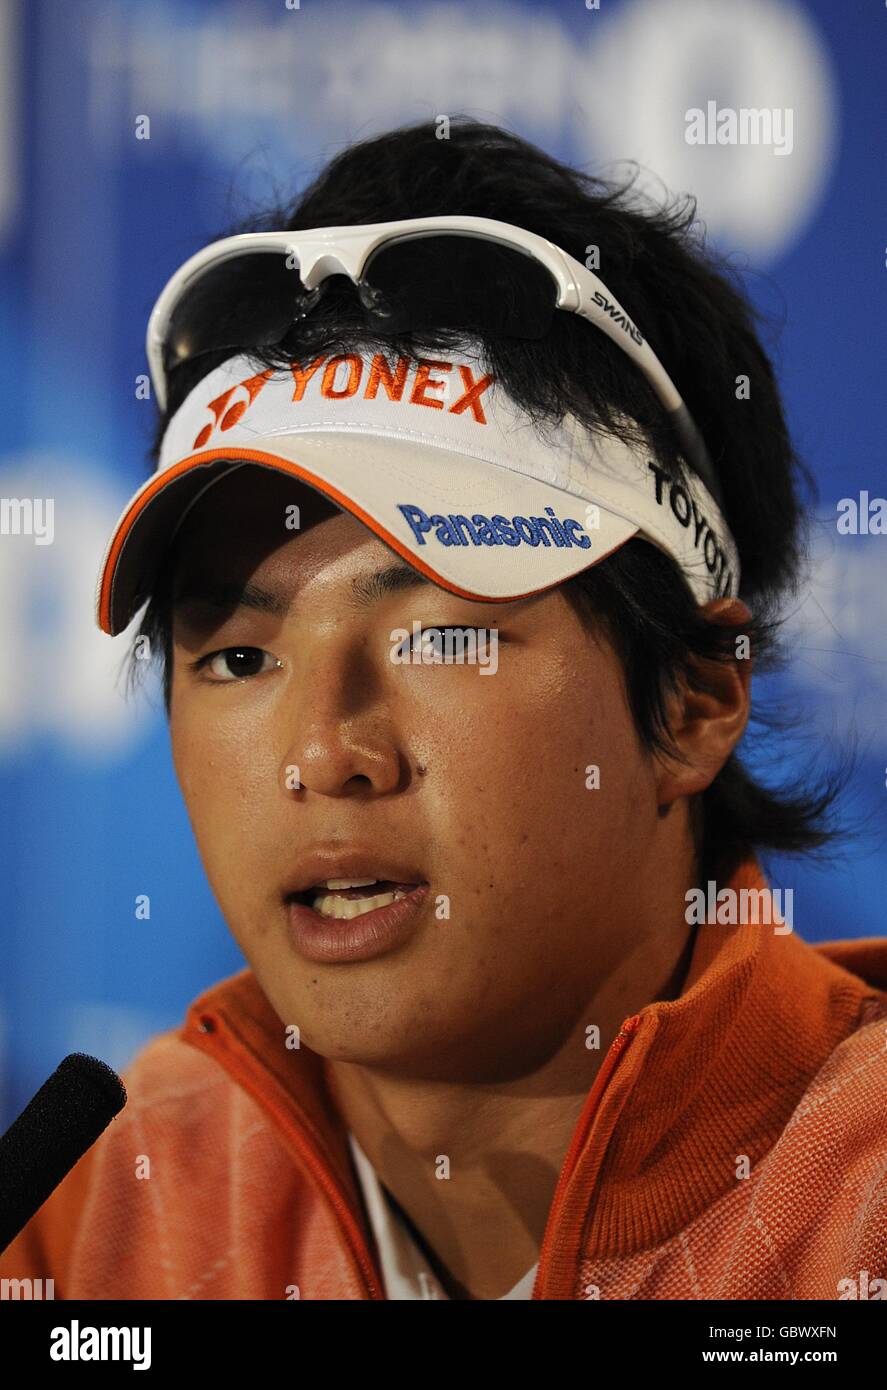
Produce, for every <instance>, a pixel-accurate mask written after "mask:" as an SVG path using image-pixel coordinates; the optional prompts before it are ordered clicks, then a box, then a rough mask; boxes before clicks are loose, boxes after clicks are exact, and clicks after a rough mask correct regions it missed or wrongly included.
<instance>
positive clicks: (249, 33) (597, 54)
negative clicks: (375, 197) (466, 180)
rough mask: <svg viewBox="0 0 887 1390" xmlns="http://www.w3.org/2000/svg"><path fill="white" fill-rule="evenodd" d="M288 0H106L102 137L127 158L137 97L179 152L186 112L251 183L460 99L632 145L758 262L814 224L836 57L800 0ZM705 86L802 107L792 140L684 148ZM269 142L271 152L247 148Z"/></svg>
mask: <svg viewBox="0 0 887 1390" xmlns="http://www.w3.org/2000/svg"><path fill="white" fill-rule="evenodd" d="M281 11H282V12H281V13H280V16H279V17H276V16H274V15H273V14H272V11H271V10H269V9H264V10H262V9H260V10H259V11H258V12H255V13H254V12H253V8H252V7H250V12H249V14H248V15H247V13H246V12H245V9H244V7H242V6H238V5H230V4H229V5H224V4H216V5H213V6H212V7H211V8H210V7H207V9H206V10H205V11H203V12H197V13H196V14H195V15H194V16H193V22H190V23H189V24H188V25H187V26H183V25H182V23H181V19H180V16H179V15H178V12H177V11H176V10H175V9H170V10H166V9H161V8H158V7H157V6H155V5H152V4H145V5H140V6H136V7H133V8H131V9H128V10H127V9H124V8H123V7H119V8H118V7H112V8H111V10H110V12H108V13H107V14H106V15H104V16H103V20H102V23H101V24H96V25H95V26H94V27H93V30H92V33H91V37H90V58H91V65H92V85H93V92H92V94H91V114H92V136H93V139H94V141H95V142H96V144H97V145H98V146H99V147H100V148H102V149H103V150H104V152H105V154H106V156H108V157H110V156H114V157H118V158H119V157H121V156H124V157H126V156H129V155H131V144H132V138H131V124H132V113H133V112H150V113H151V117H152V126H151V138H150V140H148V141H145V149H144V151H143V152H141V157H142V158H152V157H153V158H157V159H162V158H167V157H169V155H170V152H171V145H170V142H171V141H172V140H173V139H175V140H176V141H179V140H180V139H181V137H182V134H183V133H184V134H186V135H187V132H188V129H189V126H190V128H191V131H192V136H193V139H194V141H195V143H196V144H197V145H199V146H200V148H201V149H210V150H212V151H214V153H215V156H216V158H217V159H218V161H219V162H220V163H221V164H222V165H223V166H224V167H225V168H226V169H230V168H231V167H233V165H234V164H236V165H237V167H238V183H239V184H244V183H245V182H247V181H248V180H249V179H250V178H253V177H259V176H262V177H264V176H265V174H266V173H267V169H268V167H271V168H273V167H274V166H275V165H277V166H282V167H287V166H289V165H290V164H291V161H292V159H293V157H294V156H296V157H300V158H305V157H306V156H307V157H310V158H311V159H312V161H314V160H315V159H316V156H317V151H318V150H324V151H328V152H329V153H330V154H331V153H333V149H331V148H330V145H331V144H332V145H333V146H334V148H339V146H340V145H341V144H343V143H344V142H345V141H346V139H347V138H349V137H350V138H364V137H365V136H368V135H370V134H372V133H373V132H380V131H383V130H385V129H388V128H389V127H391V126H395V125H400V124H401V123H404V122H411V121H417V120H421V119H428V118H433V117H434V116H435V115H437V114H438V113H444V114H450V115H452V114H454V113H456V112H465V113H467V114H469V115H473V116H475V117H478V118H479V119H482V120H489V121H492V122H494V123H501V124H505V125H507V126H510V127H511V128H513V129H515V130H517V131H519V132H520V133H521V134H523V135H524V136H526V137H528V138H529V139H531V140H533V141H535V142H536V143H539V144H541V145H543V147H545V148H549V149H550V148H556V149H557V150H558V152H560V153H562V154H563V155H564V157H566V158H567V159H572V160H575V161H577V162H579V163H582V164H583V165H586V166H587V167H588V168H590V169H599V168H601V166H602V165H608V166H609V169H613V161H621V160H623V159H626V160H634V159H636V160H638V161H639V162H640V163H641V164H642V165H643V166H644V168H645V171H647V172H645V174H644V178H643V180H642V181H641V187H644V188H646V189H647V190H648V191H650V192H651V193H652V194H654V195H655V196H658V194H659V193H660V187H659V183H658V180H659V179H661V180H662V181H663V182H664V183H665V184H666V185H667V187H668V188H669V189H670V190H671V191H673V192H679V193H680V192H690V193H693V194H694V195H696V196H698V198H699V215H700V217H702V218H703V219H704V221H705V223H706V225H707V227H708V229H709V231H710V232H711V233H712V234H713V236H714V237H715V238H717V239H719V240H721V241H725V242H728V243H730V244H731V245H733V246H736V247H740V248H742V249H743V250H744V251H747V252H748V253H749V254H750V255H752V256H754V257H756V258H761V257H770V258H772V257H775V256H776V255H778V254H779V253H780V252H781V251H782V250H783V249H784V248H785V247H786V246H787V245H788V244H789V243H791V241H792V240H793V239H795V238H796V237H797V236H798V235H799V234H800V232H801V231H802V230H803V228H804V226H805V224H806V222H807V219H808V218H809V216H810V215H811V212H812V211H813V209H814V207H815V205H816V202H817V199H818V198H819V197H820V195H821V193H822V191H823V188H824V185H825V182H826V179H827V177H828V174H829V171H830V169H831V166H832V156H833V151H834V148H835V140H836V132H835V123H836V118H837V117H836V101H835V96H834V83H833V79H832V75H831V71H830V64H829V59H828V55H827V53H826V51H825V48H824V46H823V43H822V41H821V39H820V37H819V34H818V32H817V30H816V28H815V25H814V22H813V20H812V18H811V16H809V15H807V14H805V12H804V10H803V9H801V8H800V7H799V6H798V5H797V4H796V3H793V2H792V0H742V3H741V4H737V3H736V0H656V3H655V4H651V3H650V0H626V2H625V3H615V2H614V3H609V0H602V4H601V7H600V9H598V10H590V9H586V8H585V7H584V6H583V5H582V4H581V3H580V0H577V3H576V4H575V6H572V7H567V6H565V7H564V8H563V9H562V10H560V11H555V10H551V11H549V12H547V13H546V12H545V10H544V7H543V8H542V11H541V12H540V7H539V6H538V5H516V4H509V5H507V6H506V5H503V4H501V3H495V2H494V0H490V2H489V3H487V4H485V5H484V7H483V8H482V10H481V11H480V12H479V13H478V12H477V11H471V10H470V9H463V8H461V7H458V8H457V7H455V6H450V5H446V4H435V5H422V4H415V5H413V4H410V5H408V6H403V7H402V8H398V7H394V6H392V5H389V4H370V3H367V4H361V5H360V6H359V8H358V7H354V6H351V5H346V4H341V5H336V6H334V7H330V6H318V7H314V6H310V5H305V6H303V7H302V8H301V9H299V10H283V7H281ZM710 102H712V103H716V105H717V108H718V109H719V110H728V111H731V110H732V111H736V112H737V113H741V112H767V113H770V119H771V120H772V119H773V116H772V113H773V112H776V113H777V115H778V119H779V120H780V121H785V120H787V119H788V118H787V116H785V115H783V113H787V112H791V120H792V126H793V131H792V144H791V154H790V156H788V154H787V145H786V144H785V142H784V141H783V142H781V143H780V145H779V146H778V148H779V149H780V152H781V153H782V154H783V155H786V157H783V158H776V157H775V156H774V147H773V144H772V143H769V144H768V143H766V142H759V143H757V144H746V143H742V142H739V143H736V144H735V145H731V144H714V145H709V144H707V143H705V144H698V143H697V144H688V143H687V140H686V139H685V135H686V130H687V112H688V110H691V109H694V108H695V109H698V110H701V111H703V112H707V111H708V110H709V109H710V108H709V103H710ZM743 119H746V120H748V119H749V118H748V117H744V118H743ZM753 119H760V118H753ZM257 143H258V144H260V145H261V151H262V153H261V158H250V159H248V160H246V161H244V154H245V153H251V154H253V155H254V154H255V151H256V147H257ZM259 166H261V167H259Z"/></svg>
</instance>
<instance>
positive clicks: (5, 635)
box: [0, 453, 156, 761]
mask: <svg viewBox="0 0 887 1390" xmlns="http://www.w3.org/2000/svg"><path fill="white" fill-rule="evenodd" d="M2 465H3V466H2V467H0V495H2V497H3V498H7V499H9V498H17V499H23V498H30V499H32V500H33V499H38V500H44V501H45V500H46V499H49V498H51V499H52V501H53V507H52V515H53V534H52V542H51V544H39V543H38V538H37V537H36V536H35V535H34V534H28V533H27V531H26V530H25V529H24V528H21V527H19V528H17V529H18V534H16V533H15V532H14V531H12V530H11V529H10V528H9V527H7V528H6V531H5V533H4V534H0V593H2V594H3V602H2V603H0V652H2V654H3V664H2V680H0V753H2V752H3V751H4V749H8V748H9V747H10V745H12V744H18V743H20V742H21V741H22V740H23V739H24V738H25V737H26V736H27V735H28V734H30V733H39V734H50V735H52V734H54V735H56V736H57V737H58V738H60V739H62V740H63V741H64V742H65V743H66V744H67V745H68V746H69V748H71V749H72V750H73V751H77V749H78V748H80V749H82V750H83V751H88V753H89V756H90V758H91V759H92V760H93V761H94V760H95V758H96V757H97V756H99V757H104V756H107V757H108V758H109V759H113V758H116V757H118V756H119V754H120V752H121V750H122V749H123V748H124V747H125V746H127V745H128V744H129V743H130V742H131V741H132V739H133V738H134V736H135V735H136V733H137V732H138V731H139V730H140V729H141V728H142V727H144V726H145V723H146V720H147V717H148V714H149V706H148V703H147V701H146V700H145V699H144V698H138V697H136V696H133V698H132V699H129V700H127V699H124V698H123V697H124V693H125V688H126V683H125V679H124V678H123V676H122V675H121V663H122V662H123V660H124V658H125V655H126V652H127V650H128V647H129V641H130V637H128V636H127V634H125V633H122V634H121V635H120V636H119V637H118V638H111V637H108V636H107V635H106V634H105V633H103V632H100V631H99V629H98V627H97V626H96V625H95V621H94V618H93V601H94V592H95V585H96V579H97V577H98V570H99V565H100V563H101V559H102V556H103V555H104V550H105V546H106V544H107V542H108V537H109V536H110V534H111V531H112V529H113V526H114V523H115V522H116V520H117V518H118V516H119V515H120V510H121V507H122V505H123V501H124V499H123V498H120V497H119V494H118V492H117V489H116V488H112V487H111V486H110V485H109V484H108V483H107V482H105V481H104V480H103V479H102V478H101V477H100V476H99V475H97V474H96V473H95V472H93V471H92V470H91V469H90V468H89V467H88V466H87V465H85V464H84V461H83V459H82V458H65V457H62V456H60V455H58V454H38V453H30V454H25V455H21V456H18V457H16V458H6V459H4V460H3V461H2ZM155 703H156V701H155Z"/></svg>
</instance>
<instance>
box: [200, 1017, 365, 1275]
mask: <svg viewBox="0 0 887 1390" xmlns="http://www.w3.org/2000/svg"><path fill="white" fill-rule="evenodd" d="M206 1025H209V1026H206ZM222 1026H224V1019H221V1020H220V1018H219V1016H217V1015H214V1014H209V1013H203V1014H201V1015H200V1018H199V1021H198V1024H197V1029H198V1031H191V1030H188V1032H187V1033H186V1034H185V1040H186V1041H187V1042H189V1043H190V1044H191V1045H192V1047H196V1048H198V1050H199V1051H201V1052H205V1053H207V1054H208V1055H209V1056H211V1057H214V1058H215V1059H216V1061H219V1062H220V1063H221V1065H222V1066H224V1068H225V1070H226V1071H227V1072H228V1074H229V1075H230V1076H232V1077H233V1078H234V1080H235V1081H237V1082H239V1083H240V1085H241V1086H242V1087H243V1089H244V1090H245V1091H247V1092H248V1094H249V1095H251V1096H252V1097H253V1098H254V1099H255V1100H257V1101H258V1102H259V1104H260V1105H261V1106H262V1107H263V1108H264V1109H265V1110H266V1111H267V1112H268V1113H269V1114H270V1115H271V1116H272V1117H273V1119H274V1120H275V1121H276V1122H277V1126H278V1128H279V1129H280V1130H282V1131H283V1132H284V1134H286V1136H287V1137H288V1138H289V1139H290V1141H291V1142H292V1143H293V1146H294V1147H295V1148H296V1149H297V1151H298V1155H299V1158H300V1160H301V1162H302V1164H303V1166H304V1167H305V1168H306V1169H307V1171H308V1173H309V1175H310V1176H311V1177H312V1178H313V1179H314V1181H315V1183H316V1184H317V1186H318V1188H319V1189H320V1192H321V1195H322V1196H323V1197H325V1198H326V1200H327V1202H328V1203H329V1205H330V1206H331V1207H332V1209H333V1212H334V1213H335V1216H336V1220H337V1222H338V1224H339V1228H340V1230H341V1233H342V1235H343V1237H344V1239H345V1244H346V1245H347V1247H348V1250H349V1253H350V1254H351V1256H352V1258H353V1260H354V1263H355V1264H356V1265H357V1268H358V1270H359V1271H360V1274H361V1277H362V1279H363V1282H364V1285H365V1288H366V1291H367V1293H368V1294H369V1296H370V1298H372V1299H379V1300H382V1301H384V1300H385V1294H384V1293H383V1292H382V1280H381V1276H380V1275H379V1274H378V1273H377V1271H376V1268H375V1264H374V1262H373V1258H372V1256H371V1254H370V1252H369V1250H368V1248H367V1244H366V1241H365V1240H364V1238H363V1233H362V1232H361V1230H360V1227H359V1226H358V1224H357V1222H356V1220H355V1219H354V1214H353V1212H352V1211H351V1208H350V1206H349V1204H348V1203H347V1202H346V1201H344V1200H343V1199H342V1196H341V1192H340V1189H339V1187H338V1185H337V1183H336V1181H335V1179H334V1178H332V1177H331V1176H330V1173H329V1171H328V1169H327V1168H326V1167H325V1166H324V1164H323V1163H322V1162H320V1161H319V1160H318V1157H317V1151H316V1149H315V1148H314V1146H313V1145H312V1144H311V1143H309V1142H306V1141H305V1138H304V1134H303V1131H302V1130H301V1128H300V1127H299V1126H298V1125H293V1124H292V1121H291V1117H290V1115H289V1114H288V1113H287V1111H286V1109H285V1108H284V1107H282V1106H280V1105H279V1104H278V1103H277V1102H276V1100H275V1099H274V1097H273V1096H270V1095H269V1094H268V1093H267V1091H265V1090H263V1089H262V1088H261V1087H257V1086H256V1084H255V1077H254V1075H253V1073H252V1071H251V1070H250V1068H249V1067H247V1066H243V1065H242V1063H241V1062H240V1060H239V1057H238V1054H237V1053H236V1052H234V1051H232V1050H226V1051H220V1050H219V1049H217V1048H216V1047H215V1045H214V1044H213V1043H212V1042H211V1041H204V1038H206V1036H207V1035H212V1034H213V1033H215V1034H216V1035H217V1036H218V1035H220V1033H221V1028H222ZM230 1031H231V1032H232V1033H233V1035H234V1036H235V1037H237V1034H236V1033H235V1032H234V1030H233V1029H232V1030H230ZM275 1084H276V1083H275Z"/></svg>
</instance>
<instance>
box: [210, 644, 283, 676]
mask: <svg viewBox="0 0 887 1390" xmlns="http://www.w3.org/2000/svg"><path fill="white" fill-rule="evenodd" d="M279 665H280V662H279V661H278V659H277V657H276V656H272V655H271V653H270V652H266V651H263V649H262V648H261V647H222V648H220V650H219V651H217V652H207V654H206V656H202V657H200V659H199V660H198V661H196V662H195V663H194V666H195V669H197V670H203V669H205V670H207V671H208V672H209V673H210V675H211V677H212V678H213V680H217V681H225V682H230V681H235V680H244V679H245V678H246V677H248V676H257V675H259V673H260V672H261V671H263V670H264V671H268V670H271V669H272V668H273V667H274V666H279Z"/></svg>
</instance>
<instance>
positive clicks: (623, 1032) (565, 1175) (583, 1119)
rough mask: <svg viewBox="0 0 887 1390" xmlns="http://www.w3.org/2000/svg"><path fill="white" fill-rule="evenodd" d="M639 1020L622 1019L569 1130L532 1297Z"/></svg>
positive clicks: (539, 1283) (631, 1018) (638, 1015)
mask: <svg viewBox="0 0 887 1390" xmlns="http://www.w3.org/2000/svg"><path fill="white" fill-rule="evenodd" d="M640 1022H641V1016H640V1014H632V1016H631V1017H630V1018H627V1019H625V1020H624V1022H623V1024H622V1026H621V1028H620V1029H619V1032H618V1033H617V1034H616V1037H615V1038H614V1039H613V1042H612V1043H611V1045H610V1048H609V1051H608V1052H607V1055H606V1057H605V1058H604V1060H603V1062H602V1063H601V1066H600V1070H599V1071H598V1074H597V1076H596V1077H595V1078H594V1081H593V1083H592V1086H591V1090H590V1091H589V1093H588V1096H587V1098H586V1101H585V1105H584V1106H583V1108H582V1113H581V1115H580V1116H579V1119H578V1121H577V1124H576V1128H575V1130H574V1131H573V1138H572V1139H571V1141H570V1147H569V1148H568V1150H567V1155H566V1158H565V1159H564V1164H563V1167H562V1168H561V1173H560V1177H559V1178H558V1182H557V1187H556V1188H555V1190H554V1196H553V1198H552V1200H551V1208H550V1210H549V1213H548V1222H547V1224H546V1229H545V1235H544V1236H543V1238H542V1248H541V1250H540V1252H539V1268H538V1269H537V1271H536V1280H535V1283H534V1285H533V1291H532V1293H531V1295H530V1297H531V1298H536V1297H537V1296H538V1295H537V1290H538V1289H540V1288H541V1286H542V1281H543V1277H544V1275H545V1274H546V1273H547V1269H548V1265H549V1264H550V1263H551V1257H552V1253H553V1249H554V1244H555V1232H556V1231H557V1229H558V1225H559V1219H560V1213H561V1208H562V1206H563V1203H564V1198H565V1194H566V1189H567V1186H568V1184H569V1182H570V1179H571V1177H572V1176H573V1172H574V1170H575V1168H576V1163H577V1161H578V1159H579V1155H580V1153H581V1152H582V1150H583V1149H584V1148H585V1145H586V1143H587V1141H588V1136H589V1133H590V1132H591V1129H592V1126H593V1124H594V1121H595V1119H596V1117H597V1114H598V1111H599V1110H600V1106H601V1100H602V1098H603V1095H604V1092H605V1091H606V1089H607V1086H608V1085H609V1083H610V1081H611V1079H612V1076H613V1073H614V1071H615V1070H616V1068H617V1066H618V1065H619V1062H620V1059H621V1058H622V1056H623V1054H624V1052H625V1049H626V1047H627V1046H628V1044H629V1042H630V1041H631V1039H632V1037H633V1036H634V1034H635V1033H636V1032H637V1029H638V1027H639V1025H640Z"/></svg>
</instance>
